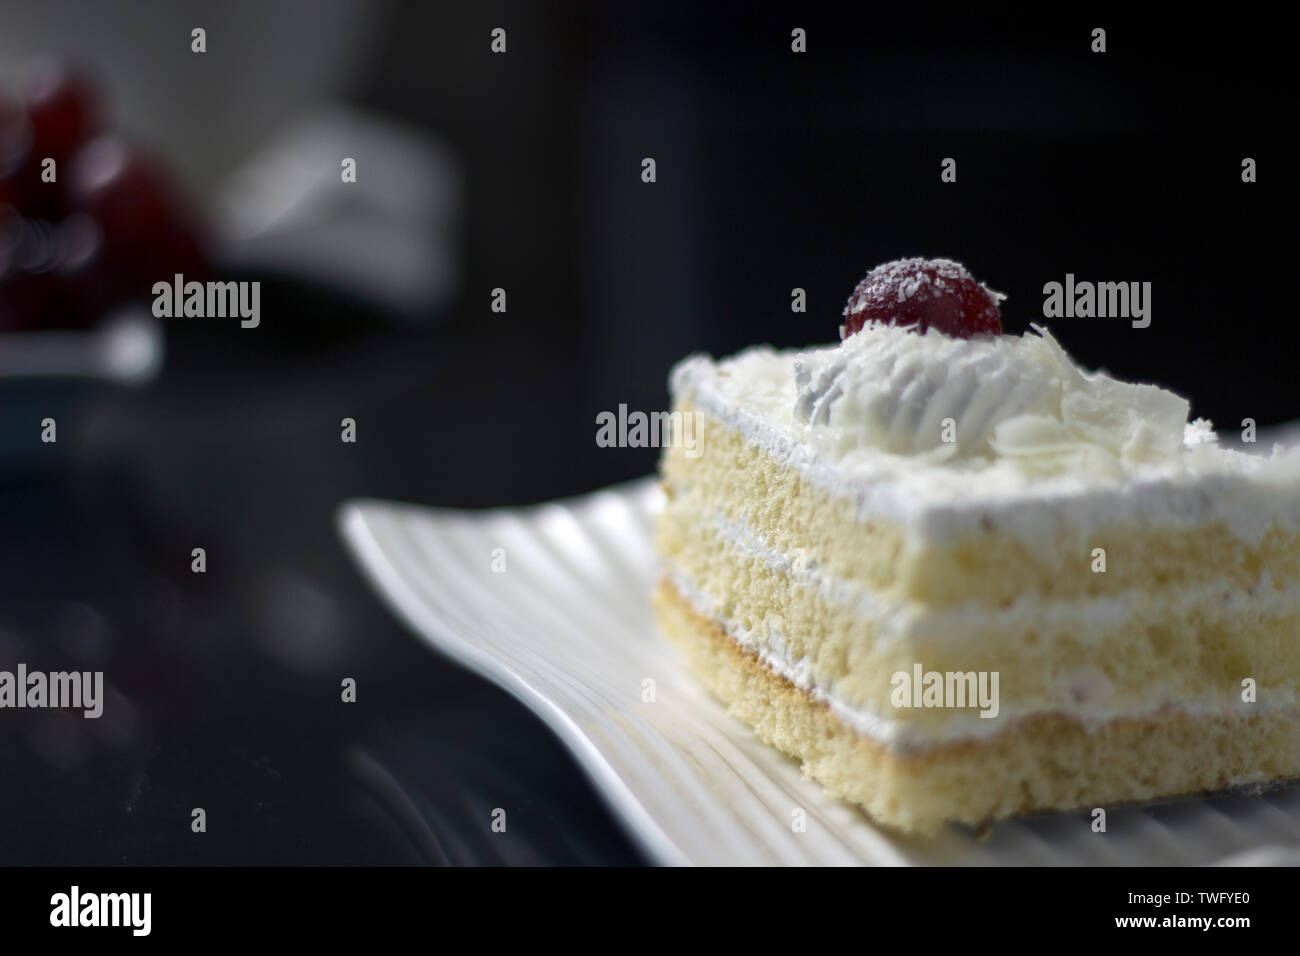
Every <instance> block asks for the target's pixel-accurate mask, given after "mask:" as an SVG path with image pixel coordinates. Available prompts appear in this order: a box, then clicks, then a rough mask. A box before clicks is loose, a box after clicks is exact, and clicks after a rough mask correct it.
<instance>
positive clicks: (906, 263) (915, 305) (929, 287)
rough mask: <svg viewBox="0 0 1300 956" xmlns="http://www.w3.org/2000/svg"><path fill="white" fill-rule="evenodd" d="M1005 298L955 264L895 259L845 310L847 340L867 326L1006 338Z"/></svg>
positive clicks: (870, 274)
mask: <svg viewBox="0 0 1300 956" xmlns="http://www.w3.org/2000/svg"><path fill="white" fill-rule="evenodd" d="M1000 298H1002V296H1001V295H999V294H998V293H996V292H991V291H989V290H988V289H986V288H985V287H984V285H983V284H982V283H980V282H978V281H976V279H975V277H974V276H972V275H971V274H970V273H969V272H967V271H966V268H965V267H964V266H963V265H961V263H959V262H953V261H952V260H951V259H920V258H917V259H896V260H895V261H893V262H886V263H885V264H884V265H880V266H876V267H875V268H874V269H872V270H871V271H870V272H868V273H867V275H866V278H864V279H863V280H862V281H861V282H859V283H858V286H857V288H856V289H854V290H853V295H851V296H850V297H849V302H848V305H846V306H845V307H844V327H843V329H842V334H843V336H844V337H845V338H847V337H848V336H850V335H852V334H853V333H854V332H857V331H859V330H860V329H861V328H862V327H863V326H864V325H868V324H871V323H878V324H880V325H901V326H915V327H916V329H917V330H918V331H920V332H925V331H926V330H927V329H938V330H939V331H940V332H943V333H945V334H947V335H951V336H953V337H955V338H962V339H967V338H970V337H971V336H972V335H980V334H990V333H991V334H993V335H1001V334H1002V313H1001V312H1000V311H999V310H998V300H999V299H1000Z"/></svg>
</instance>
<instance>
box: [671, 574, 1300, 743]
mask: <svg viewBox="0 0 1300 956" xmlns="http://www.w3.org/2000/svg"><path fill="white" fill-rule="evenodd" d="M668 578H669V580H670V581H671V582H672V584H673V586H674V587H675V588H676V589H677V592H678V593H679V594H680V595H681V596H682V598H683V599H684V600H685V601H686V602H687V603H688V604H689V605H690V606H691V608H692V609H693V610H694V611H695V612H696V613H697V614H699V615H700V616H702V617H704V618H705V619H707V620H710V621H713V622H714V623H715V624H717V625H718V626H719V627H721V628H722V630H723V632H724V633H725V634H726V635H727V637H728V638H729V639H731V640H733V641H735V642H736V643H737V644H738V645H739V646H740V647H741V648H742V649H744V650H745V651H748V652H749V653H751V654H753V655H754V656H755V657H756V658H757V659H758V660H759V661H760V662H761V663H762V664H764V665H766V667H767V668H768V669H769V670H771V671H772V672H773V673H774V674H775V675H776V676H778V677H781V678H783V679H785V680H787V681H789V682H790V683H791V684H793V685H794V686H795V687H797V688H799V689H800V690H802V691H804V692H805V693H807V694H808V695H809V696H811V697H812V698H813V700H816V701H818V702H819V703H821V704H824V705H825V706H827V707H828V708H830V710H831V712H832V713H834V714H835V715H836V716H837V717H839V719H840V720H842V721H843V722H844V723H845V724H846V725H848V726H849V727H852V728H853V729H854V730H855V731H857V732H858V733H860V734H862V735H863V736H865V737H869V738H871V739H872V740H875V741H877V742H879V743H881V744H884V745H886V746H888V747H890V748H891V749H894V750H900V751H919V750H927V749H930V748H933V747H937V746H941V745H944V744H949V743H956V742H958V741H962V740H985V739H988V738H990V737H993V736H996V735H997V734H998V733H1001V732H1002V731H1006V730H1008V729H1009V728H1010V726H1011V724H1012V723H1013V722H1014V721H1015V720H1017V719H1018V718H1024V717H1030V716H1033V715H1037V714H1064V715H1066V716H1069V717H1073V718H1075V719H1077V720H1079V721H1080V723H1082V724H1083V726H1084V727H1085V728H1087V729H1088V730H1089V731H1096V730H1097V729H1099V728H1101V727H1102V726H1104V725H1105V724H1107V723H1109V722H1111V721H1115V720H1125V719H1137V718H1144V717H1153V716H1156V715H1167V714H1170V713H1172V712H1177V713H1181V714H1185V715H1187V716H1189V717H1205V716H1220V715H1227V714H1236V713H1244V712H1245V711H1244V710H1243V708H1238V707H1231V706H1225V705H1224V704H1222V703H1221V702H1219V701H1217V700H1214V701H1185V702H1183V703H1180V704H1179V705H1178V706H1177V707H1176V708H1171V707H1170V706H1169V705H1168V704H1164V703H1161V704H1157V705H1155V706H1151V707H1146V708H1129V709H1118V708H1116V709H1105V710H1104V709H1098V708H1093V709H1090V710H1087V711H1080V710H1078V709H1077V708H1074V709H1072V708H1070V707H1065V706H1063V707H1059V708H1051V709H1041V708H1040V709H1027V708H1023V707H1016V706H1015V705H1014V704H1009V703H1008V702H1007V701H1005V700H1003V701H1000V702H999V713H998V719H994V720H985V719H982V718H980V716H979V714H978V712H977V711H974V710H970V711H961V710H955V709H953V710H950V711H949V713H950V714H951V717H950V719H949V720H948V721H947V723H945V724H943V725H942V726H940V727H938V728H933V727H919V726H917V725H916V724H915V723H913V722H910V721H906V720H900V719H899V718H897V717H892V716H887V715H884V714H880V713H878V712H875V711H873V710H870V709H869V708H866V707H863V706H861V705H860V704H856V703H852V702H849V701H847V700H845V699H844V698H843V697H842V696H841V695H839V694H837V693H836V692H835V690H834V688H831V689H827V688H826V687H824V686H822V685H820V684H818V683H817V681H816V679H815V677H814V674H813V668H812V663H811V661H810V660H809V659H808V658H807V657H795V656H794V655H791V654H790V653H789V652H788V650H787V648H786V647H785V646H784V641H783V639H782V635H781V634H780V632H779V631H778V630H776V629H774V628H771V627H767V628H764V629H763V635H764V636H765V637H766V638H767V639H766V640H763V639H762V638H761V637H760V635H759V633H758V631H757V630H756V629H751V630H746V629H744V628H739V627H734V626H731V625H729V624H726V623H724V622H722V621H719V620H718V619H717V618H716V617H715V616H714V613H713V609H714V608H716V606H717V602H715V601H714V600H713V598H711V597H710V596H709V595H707V594H705V593H704V592H703V591H702V590H701V589H699V588H698V587H696V585H695V584H694V583H693V582H692V581H691V580H690V578H688V577H687V576H686V575H685V574H683V573H682V572H680V571H678V570H671V571H669V572H668ZM1295 706H1296V697H1295V695H1294V694H1292V693H1290V692H1285V691H1272V692H1270V694H1269V697H1268V699H1267V700H1261V701H1258V702H1256V703H1253V704H1250V705H1249V707H1250V711H1249V713H1269V712H1273V711H1277V710H1285V709H1293V708H1295Z"/></svg>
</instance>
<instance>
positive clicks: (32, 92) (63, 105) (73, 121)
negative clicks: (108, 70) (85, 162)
mask: <svg viewBox="0 0 1300 956" xmlns="http://www.w3.org/2000/svg"><path fill="white" fill-rule="evenodd" d="M24 102H25V105H26V107H27V115H28V116H29V117H30V118H31V123H32V154H33V155H34V156H35V157H37V160H38V162H39V160H41V159H44V158H45V157H47V156H50V157H53V158H54V159H56V160H62V159H64V158H65V157H67V156H69V155H71V153H72V151H73V150H74V149H76V148H77V147H78V146H80V145H81V144H82V143H84V142H85V141H86V140H88V139H90V138H91V137H93V136H96V135H98V134H99V133H100V132H101V131H102V130H103V128H104V117H103V105H102V102H101V100H100V95H99V91H98V90H97V89H96V88H95V85H94V84H93V83H91V82H90V80H89V79H87V78H86V77H85V76H84V75H83V74H81V73H78V72H77V71H75V70H73V69H71V68H70V67H68V66H66V65H63V64H48V65H46V66H45V67H44V68H43V69H41V70H40V71H39V72H38V73H37V74H35V75H34V76H33V77H32V79H31V81H30V82H29V83H28V85H27V89H26V97H25V101H24Z"/></svg>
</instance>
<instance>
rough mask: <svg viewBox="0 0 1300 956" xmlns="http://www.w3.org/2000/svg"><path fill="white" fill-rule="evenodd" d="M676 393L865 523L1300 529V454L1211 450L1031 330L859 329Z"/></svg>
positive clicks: (1183, 426) (699, 379)
mask: <svg viewBox="0 0 1300 956" xmlns="http://www.w3.org/2000/svg"><path fill="white" fill-rule="evenodd" d="M672 387H673V392H674V395H675V396H677V397H681V396H683V395H690V396H691V398H692V400H693V401H694V403H695V405H696V406H697V407H698V408H700V410H701V411H704V412H706V413H709V414H711V415H713V416H715V417H717V418H719V419H721V420H722V421H723V422H724V423H726V424H728V425H731V426H733V427H736V428H739V429H740V430H741V431H742V432H743V433H744V434H745V435H746V437H747V438H748V439H749V440H751V441H754V442H756V443H758V444H759V445H761V446H762V447H764V448H766V449H767V450H768V451H769V452H771V453H772V454H774V455H776V457H778V459H780V460H783V461H789V462H790V463H791V464H792V465H794V466H795V467H799V468H800V469H801V470H802V471H803V472H804V473H805V474H806V475H807V476H808V477H809V478H811V479H812V480H813V481H815V482H816V483H818V484H821V485H823V486H825V487H828V488H829V489H831V490H832V491H834V492H836V493H839V494H842V495H847V496H851V497H854V498H856V499H857V500H858V502H859V505H860V507H861V510H862V512H863V513H864V514H880V513H883V514H885V515H886V516H888V517H892V518H895V519H903V520H907V519H915V520H914V521H912V522H911V523H912V524H914V525H915V529H914V530H917V531H918V532H920V533H924V534H927V535H930V536H938V535H943V534H947V533H952V532H954V531H958V530H960V529H961V528H963V527H966V526H973V525H974V523H975V522H977V521H980V520H983V519H987V518H992V519H994V520H999V519H1005V520H1011V521H1016V522H1019V528H1018V530H1020V531H1022V532H1024V533H1025V534H1026V535H1031V534H1033V533H1044V532H1049V531H1051V530H1053V529H1057V530H1059V529H1062V528H1069V529H1073V530H1078V531H1080V532H1083V533H1086V531H1087V530H1088V529H1089V528H1091V527H1093V526H1095V525H1096V524H1099V523H1102V522H1104V521H1106V520H1110V521H1125V520H1133V519H1136V518H1142V519H1144V520H1149V521H1159V522H1170V523H1178V522H1203V521H1210V520H1224V521H1227V522H1228V523H1229V524H1230V525H1231V526H1232V527H1233V528H1234V530H1236V531H1237V532H1238V533H1239V534H1240V535H1241V536H1242V537H1245V538H1248V539H1253V538H1257V537H1258V536H1259V535H1260V534H1262V533H1263V532H1264V531H1265V530H1266V529H1267V528H1268V527H1269V526H1270V525H1272V524H1275V523H1277V522H1279V521H1281V522H1283V523H1285V524H1287V525H1289V526H1292V527H1295V526H1300V448H1293V449H1291V450H1290V451H1289V452H1287V451H1283V450H1282V449H1277V448H1275V449H1274V453H1273V455H1272V456H1271V457H1269V456H1255V455H1246V454H1243V453H1241V452H1234V451H1229V450H1226V449H1223V448H1220V447H1219V446H1218V445H1217V444H1216V441H1215V435H1214V431H1213V429H1212V427H1211V426H1210V424H1209V423H1208V422H1205V421H1204V420H1200V419H1198V420H1196V421H1195V422H1191V423H1188V421H1187V418H1188V411H1189V406H1188V402H1187V400H1186V399H1184V398H1182V397H1180V396H1178V395H1176V394H1174V393H1173V392H1170V391H1167V390H1165V389H1162V388H1158V387H1156V386H1153V385H1137V384H1130V383H1127V382H1123V381H1120V380H1118V379H1115V378H1113V377H1112V376H1110V375H1108V374H1106V373H1104V372H1087V371H1085V370H1083V369H1082V368H1080V367H1079V366H1078V365H1077V364H1076V363H1075V362H1074V361H1073V360H1072V359H1071V358H1070V356H1069V355H1068V354H1067V353H1066V352H1065V350H1064V349H1063V348H1062V347H1061V346H1060V344H1059V343H1058V342H1057V341H1056V339H1055V338H1053V337H1052V336H1051V334H1050V333H1049V332H1048V331H1047V330H1046V329H1043V328H1039V327H1035V328H1034V331H1033V332H1028V333H1025V334H1024V335H1022V336H1007V335H1004V336H992V335H983V336H975V337H973V338H969V339H960V338H953V337H951V336H947V335H944V334H943V333H940V332H937V331H934V330H931V331H930V332H928V333H926V334H919V333H917V332H915V331H913V330H909V329H905V328H898V327H892V326H869V327H867V328H865V329H863V330H862V331H860V332H858V333H856V334H854V335H850V336H849V337H848V338H847V339H845V340H844V341H843V342H842V343H840V344H839V345H834V346H829V347H821V348H812V349H808V350H805V351H797V352H796V351H783V352H778V351H775V350H773V349H771V348H767V347H756V348H751V349H748V350H746V351H744V352H742V353H740V354H739V355H737V356H734V357H733V358H730V359H727V360H725V361H722V362H717V363H715V362H714V361H713V360H711V359H709V358H708V357H706V356H692V357H690V358H688V359H686V360H684V361H683V362H681V363H679V364H678V366H677V367H676V368H675V369H674V371H673V375H672ZM945 439H953V440H945ZM704 441H705V443H706V446H707V436H705V438H704Z"/></svg>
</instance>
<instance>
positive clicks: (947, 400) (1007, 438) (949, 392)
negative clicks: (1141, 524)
mask: <svg viewBox="0 0 1300 956" xmlns="http://www.w3.org/2000/svg"><path fill="white" fill-rule="evenodd" d="M793 364H794V373H795V386H796V398H795V403H794V424H795V425H796V426H799V425H817V426H823V427H818V428H809V429H807V437H808V439H809V440H810V441H811V442H813V443H814V444H815V446H816V447H817V448H818V450H820V451H821V452H822V453H823V454H825V455H827V456H828V457H832V458H841V457H845V456H846V455H849V454H852V453H853V452H854V451H857V450H859V449H864V448H871V449H878V450H880V451H884V452H890V453H894V454H902V455H916V454H924V455H926V456H927V457H929V458H931V459H934V460H944V459H950V458H966V459H971V458H983V459H992V458H996V457H1003V458H1014V459H1018V460H1021V461H1022V462H1023V463H1024V465H1025V466H1026V467H1029V468H1034V469H1036V470H1041V471H1049V472H1050V471H1059V470H1064V469H1067V468H1068V469H1078V468H1089V469H1101V470H1104V471H1110V472H1115V473H1118V472H1120V471H1123V470H1125V469H1126V468H1127V467H1129V466H1132V465H1135V464H1140V463H1144V462H1152V461H1160V460H1163V459H1168V458H1170V457H1171V456H1173V455H1175V454H1177V453H1178V452H1179V451H1180V450H1181V448H1182V446H1183V429H1184V425H1185V424H1186V423H1187V413H1188V410H1189V405H1188V403H1187V400H1186V399H1183V398H1180V397H1179V396H1177V395H1175V394H1173V393H1172V392H1168V391H1165V390H1164V389H1161V388H1157V387H1155V386H1152V385H1131V384H1129V383H1127V382H1121V381H1118V380H1116V379H1114V378H1111V377H1110V376H1109V375H1106V374H1105V373H1101V372H1096V373H1092V374H1088V373H1086V372H1084V371H1083V370H1082V369H1080V368H1079V367H1078V366H1077V365H1075V364H1074V362H1073V361H1072V360H1071V359H1070V357H1069V356H1068V355H1067V354H1066V353H1065V350H1064V349H1062V348H1061V346H1060V345H1059V344H1058V343H1057V341H1056V339H1054V338H1052V336H1051V334H1050V333H1048V332H1047V330H1046V329H1042V328H1037V329H1035V334H1030V333H1026V334H1025V335H1023V336H1004V335H979V336H975V337H973V338H969V339H960V338H953V337H951V336H948V335H944V334H942V333H940V332H936V331H930V332H928V333H926V334H924V335H919V334H917V333H916V332H914V331H910V330H907V329H899V328H893V327H889V326H877V327H871V328H868V329H864V330H863V331H861V332H859V333H857V334H856V335H851V336H849V337H848V338H847V339H845V340H844V342H843V343H842V344H841V345H840V346H839V347H837V348H831V349H817V350H812V351H809V352H805V353H803V354H801V355H799V356H797V357H796V358H795V359H794V363H793Z"/></svg>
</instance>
